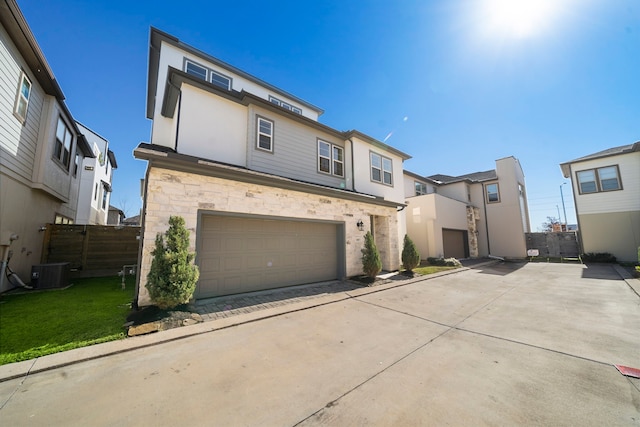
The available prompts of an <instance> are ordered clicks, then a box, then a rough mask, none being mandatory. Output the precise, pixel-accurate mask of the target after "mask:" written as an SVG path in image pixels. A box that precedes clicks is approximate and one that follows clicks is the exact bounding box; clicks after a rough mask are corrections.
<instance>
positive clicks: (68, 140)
mask: <svg viewBox="0 0 640 427" xmlns="http://www.w3.org/2000/svg"><path fill="white" fill-rule="evenodd" d="M60 125H62V126H63V127H64V128H63V129H62V135H60ZM60 136H62V140H60ZM55 139H56V140H55V144H54V146H53V150H54V151H53V158H54V159H56V161H57V162H58V163H60V164H61V165H62V166H64V168H65V169H66V170H67V172H68V171H69V165H70V164H71V148H72V147H73V134H72V133H71V129H70V128H69V126H68V125H67V123H66V122H65V121H64V120H63V119H62V117H61V116H58V123H57V125H56V135H55ZM58 147H59V148H58Z"/></svg>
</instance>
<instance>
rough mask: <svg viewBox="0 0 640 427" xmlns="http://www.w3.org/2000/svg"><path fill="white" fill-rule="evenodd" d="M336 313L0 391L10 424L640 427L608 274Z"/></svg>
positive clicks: (503, 278)
mask: <svg viewBox="0 0 640 427" xmlns="http://www.w3.org/2000/svg"><path fill="white" fill-rule="evenodd" d="M635 280H636V279H631V281H634V282H633V283H634V284H635ZM326 302H328V304H324V305H320V306H317V307H315V308H309V309H304V307H300V306H292V307H291V309H296V310H298V311H292V312H289V313H284V314H281V315H277V316H274V317H267V318H264V319H262V320H258V321H250V322H248V323H243V324H239V325H236V326H233V327H228V328H224V329H219V330H215V331H211V332H206V331H205V330H202V331H201V332H203V333H200V334H198V335H195V336H191V337H186V338H181V339H176V340H174V341H171V342H166V343H162V344H157V345H150V346H148V347H144V348H139V349H136V350H132V351H127V352H124V353H120V354H116V355H112V356H109V357H102V358H98V359H95V360H91V361H85V362H82V363H76V364H71V365H69V366H66V367H62V368H57V369H52V370H47V371H44V372H40V373H36V374H30V375H28V376H26V377H22V378H16V379H12V380H8V381H4V382H1V383H0V405H2V408H1V409H0V423H1V424H2V425H7V426H8V425H65V426H69V425H82V426H86V425H141V426H142V425H154V426H157V425H185V424H188V425H197V426H200V425H203V426H204V425H221V426H239V425H248V426H256V425H260V426H294V425H335V426H346V425H389V426H391V425H398V426H414V425H454V426H458V425H474V426H476V425H505V426H506V425H549V426H559V425H593V426H604V425H607V426H615V425H621V426H633V425H635V426H637V425H640V380H637V379H632V378H628V377H625V376H623V375H621V374H620V373H619V372H618V371H617V370H616V368H615V367H614V366H613V364H622V365H627V366H631V367H640V298H639V297H638V295H637V294H636V293H634V291H633V290H632V289H631V288H630V286H629V285H628V284H627V283H626V282H625V281H624V280H621V278H620V276H619V275H618V274H617V273H616V271H615V270H614V269H613V268H612V267H610V266H606V265H605V266H592V267H589V268H587V267H586V266H582V265H575V264H496V265H492V266H486V267H482V268H479V269H472V270H467V271H464V272H460V273H456V274H450V275H446V276H442V277H438V278H435V279H430V280H423V281H417V282H414V283H410V284H405V285H403V286H397V287H392V288H388V289H384V288H380V289H376V288H366V289H362V290H356V291H351V292H349V293H348V295H347V294H342V295H339V296H336V295H334V296H331V297H328V299H327V301H326ZM329 302H330V303H329ZM314 304H318V301H317V300H315V302H314ZM267 314H268V313H263V316H262V317H264V315H267ZM247 319H251V320H253V319H255V317H247ZM214 323H215V322H210V324H209V326H208V327H209V328H212V326H213V325H212V324H214ZM198 326H199V327H201V328H202V325H198ZM189 328H196V327H189ZM189 328H181V329H183V330H188V329H189ZM194 330H195V329H194ZM169 332H171V331H169ZM169 332H163V333H160V334H156V335H157V336H160V335H161V334H167V333H169ZM127 341H128V340H127ZM111 345H117V344H111ZM120 345H121V344H120ZM96 347H97V346H96ZM43 359H44V358H43Z"/></svg>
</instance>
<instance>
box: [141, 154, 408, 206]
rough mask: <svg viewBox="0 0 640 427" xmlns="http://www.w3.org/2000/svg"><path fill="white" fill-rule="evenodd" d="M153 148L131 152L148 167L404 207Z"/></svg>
mask: <svg viewBox="0 0 640 427" xmlns="http://www.w3.org/2000/svg"><path fill="white" fill-rule="evenodd" d="M156 147H157V146H155V145H153V144H147V143H140V145H138V147H137V148H136V149H135V150H134V151H133V155H134V157H135V158H136V159H140V160H147V161H148V162H149V165H150V167H152V166H156V167H166V168H168V169H174V170H179V171H182V172H188V173H196V174H199V175H206V176H213V177H217V178H222V179H229V180H233V181H240V182H247V183H251V184H258V185H266V186H273V187H278V188H282V189H286V190H293V191H299V192H303V193H311V194H317V195H321V196H327V197H336V198H339V199H345V200H353V201H357V202H362V203H371V204H375V205H380V206H387V207H399V206H405V204H404V203H399V202H393V201H389V200H385V199H383V198H380V197H377V196H373V195H370V194H365V193H357V192H354V191H349V190H343V189H340V188H333V187H327V186H323V185H320V184H314V183H310V182H305V181H299V180H295V179H292V178H286V177H282V176H279V175H273V174H268V173H264V172H258V171H254V170H251V169H247V168H243V167H240V166H235V165H230V164H226V163H220V162H216V161H213V160H207V159H202V158H199V157H194V156H188V155H185V154H179V153H176V152H175V151H174V150H172V149H169V148H166V147H163V148H162V149H156Z"/></svg>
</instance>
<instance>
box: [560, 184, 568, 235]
mask: <svg viewBox="0 0 640 427" xmlns="http://www.w3.org/2000/svg"><path fill="white" fill-rule="evenodd" d="M565 184H566V182H563V183H562V184H560V198H561V199H562V212H564V227H565V231H566V229H567V209H565V207H564V194H562V186H563V185H565Z"/></svg>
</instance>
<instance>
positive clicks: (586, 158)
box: [560, 141, 640, 178]
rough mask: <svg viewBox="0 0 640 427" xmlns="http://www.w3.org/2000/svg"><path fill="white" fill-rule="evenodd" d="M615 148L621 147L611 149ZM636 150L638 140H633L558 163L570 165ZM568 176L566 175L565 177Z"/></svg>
mask: <svg viewBox="0 0 640 427" xmlns="http://www.w3.org/2000/svg"><path fill="white" fill-rule="evenodd" d="M616 149H621V150H620V151H613V150H616ZM636 151H640V141H637V142H634V143H633V144H627V145H620V146H618V147H612V148H608V149H606V150H602V151H598V152H597V153H593V154H588V155H586V156H582V157H578V158H577V159H573V160H569V161H567V162H562V163H560V167H562V166H564V165H570V164H572V163H578V162H586V161H589V160H596V159H603V158H605V157H611V156H619V155H622V154H628V153H633V152H636ZM566 178H568V177H566Z"/></svg>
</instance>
